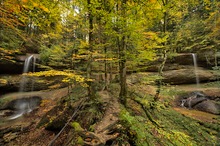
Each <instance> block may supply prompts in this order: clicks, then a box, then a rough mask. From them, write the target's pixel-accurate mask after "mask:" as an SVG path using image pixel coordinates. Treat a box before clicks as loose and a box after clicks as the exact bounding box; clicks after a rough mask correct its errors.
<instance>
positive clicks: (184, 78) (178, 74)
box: [163, 67, 217, 85]
mask: <svg viewBox="0 0 220 146" xmlns="http://www.w3.org/2000/svg"><path fill="white" fill-rule="evenodd" d="M197 75H198V77H199V81H200V82H209V81H214V80H216V79H217V75H215V74H213V73H212V72H211V71H209V70H204V69H203V68H198V71H197ZM163 77H164V79H163V81H164V82H165V83H169V84H172V85H179V84H192V83H196V75H195V69H194V67H189V68H188V69H179V70H171V71H164V72H163Z"/></svg>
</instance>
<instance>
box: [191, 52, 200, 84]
mask: <svg viewBox="0 0 220 146" xmlns="http://www.w3.org/2000/svg"><path fill="white" fill-rule="evenodd" d="M192 57H193V64H194V72H195V76H196V86H197V88H199V86H200V85H199V75H198V66H197V57H196V54H194V53H192Z"/></svg>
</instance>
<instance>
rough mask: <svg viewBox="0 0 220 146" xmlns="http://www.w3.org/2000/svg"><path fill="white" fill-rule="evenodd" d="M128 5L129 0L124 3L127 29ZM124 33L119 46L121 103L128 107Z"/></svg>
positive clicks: (123, 9) (123, 15)
mask: <svg viewBox="0 0 220 146" xmlns="http://www.w3.org/2000/svg"><path fill="white" fill-rule="evenodd" d="M126 3H127V0H123V1H122V14H121V15H122V19H123V23H122V24H123V26H122V27H126V19H125V16H126ZM121 33H122V38H121V40H120V44H119V74H120V87H121V90H120V94H119V97H120V101H121V103H122V104H124V105H126V96H127V84H126V36H125V34H124V32H121Z"/></svg>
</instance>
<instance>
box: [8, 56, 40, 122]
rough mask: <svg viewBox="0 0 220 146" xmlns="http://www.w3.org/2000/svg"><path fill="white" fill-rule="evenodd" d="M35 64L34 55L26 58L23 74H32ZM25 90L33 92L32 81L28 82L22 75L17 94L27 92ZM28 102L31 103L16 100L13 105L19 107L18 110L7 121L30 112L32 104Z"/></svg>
mask: <svg viewBox="0 0 220 146" xmlns="http://www.w3.org/2000/svg"><path fill="white" fill-rule="evenodd" d="M35 62H36V58H35V57H34V55H31V56H29V57H27V58H26V59H25V62H24V68H23V73H28V72H30V71H32V72H34V71H35ZM29 82H30V83H31V84H30V85H29ZM28 86H31V87H28ZM27 88H30V90H31V91H33V90H34V81H33V80H29V78H28V77H27V76H25V75H23V76H22V79H21V81H20V88H19V93H21V92H24V91H27V90H28V89H27ZM30 102H31V101H28V100H27V101H22V100H18V101H17V102H16V103H15V106H16V107H19V108H18V109H17V111H16V112H15V113H14V114H13V115H12V116H10V117H9V119H10V120H12V119H16V118H18V117H20V116H22V115H23V114H25V113H29V112H31V111H32V110H33V109H32V107H31V106H30V104H33V103H30Z"/></svg>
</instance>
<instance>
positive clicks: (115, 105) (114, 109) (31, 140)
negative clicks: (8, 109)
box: [0, 85, 219, 146]
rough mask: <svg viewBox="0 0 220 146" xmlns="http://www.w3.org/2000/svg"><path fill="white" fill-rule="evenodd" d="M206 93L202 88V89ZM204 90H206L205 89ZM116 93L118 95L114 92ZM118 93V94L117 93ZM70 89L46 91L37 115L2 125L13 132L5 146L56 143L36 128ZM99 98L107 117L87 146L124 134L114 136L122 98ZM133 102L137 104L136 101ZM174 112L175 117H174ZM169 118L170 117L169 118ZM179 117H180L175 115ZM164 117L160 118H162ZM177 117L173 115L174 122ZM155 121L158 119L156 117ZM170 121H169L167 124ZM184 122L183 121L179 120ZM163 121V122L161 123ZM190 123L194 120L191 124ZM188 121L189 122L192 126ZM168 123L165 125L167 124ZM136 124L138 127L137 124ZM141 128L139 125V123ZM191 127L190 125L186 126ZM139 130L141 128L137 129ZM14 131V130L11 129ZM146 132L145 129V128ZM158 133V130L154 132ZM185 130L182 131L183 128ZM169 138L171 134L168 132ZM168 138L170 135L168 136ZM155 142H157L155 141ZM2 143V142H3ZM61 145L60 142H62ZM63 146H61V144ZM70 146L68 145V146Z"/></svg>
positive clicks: (198, 115)
mask: <svg viewBox="0 0 220 146" xmlns="http://www.w3.org/2000/svg"><path fill="white" fill-rule="evenodd" d="M129 86H132V88H133V89H134V90H135V91H137V92H139V90H140V92H144V93H148V94H154V93H155V88H154V87H153V86H139V85H137V86H136V85H129ZM177 89H178V90H180V89H181V90H183V89H184V90H187V91H191V90H192V91H193V90H194V89H193V88H191V87H188V88H187V87H181V88H180V87H177ZM201 89H202V88H201ZM202 90H203V89H202ZM213 90H214V91H215V92H212V94H218V95H219V92H218V90H217V89H216V88H210V89H208V88H206V92H211V91H213ZM113 92H114V91H113ZM115 92H116V90H115ZM67 93H68V89H67V88H62V89H57V90H53V91H44V92H39V94H40V95H41V97H42V98H43V101H42V103H41V105H40V107H39V108H38V109H36V110H34V111H33V112H31V113H29V114H26V115H24V116H23V117H21V118H18V119H16V120H15V121H7V123H1V125H0V130H6V131H7V130H9V132H8V133H7V134H5V135H4V137H3V139H4V141H6V142H8V143H5V144H4V145H5V146H20V145H22V146H39V145H40V146H46V145H48V144H49V143H50V142H51V141H53V140H54V137H55V136H56V135H57V134H58V132H52V131H48V130H45V128H44V127H39V128H36V127H37V125H38V123H39V121H40V120H41V118H42V117H43V116H44V115H45V113H47V112H48V111H50V110H51V109H52V108H54V107H55V106H56V105H57V103H58V101H60V99H61V98H62V97H65V96H67ZM98 96H99V97H100V100H101V101H102V104H103V105H104V107H105V108H104V109H103V111H104V113H103V117H102V118H101V120H99V121H98V122H96V123H94V129H93V130H92V131H91V130H90V131H87V132H86V133H85V134H84V135H86V134H88V135H89V134H90V135H93V137H96V139H98V141H91V140H90V141H88V136H87V137H86V138H84V139H83V140H84V144H86V143H87V144H88V145H92V144H93V143H105V142H106V141H108V140H111V139H115V138H116V137H117V136H118V135H119V134H120V133H118V132H117V131H116V132H111V131H110V130H111V127H112V126H114V124H115V123H117V122H118V121H119V120H120V119H119V114H120V112H121V105H120V103H119V102H118V98H117V97H116V96H115V95H113V94H111V93H110V92H108V91H99V92H98ZM161 100H162V102H163V100H166V96H163V97H162V98H161ZM132 102H133V101H132ZM132 102H131V101H130V103H129V104H130V109H132V110H137V111H136V113H137V114H139V112H140V111H139V109H138V107H136V103H135V104H134V103H132ZM171 105H172V106H171V108H172V109H171V110H173V111H177V112H178V113H180V114H181V115H184V116H187V117H191V118H193V119H195V120H198V121H202V122H208V123H213V122H214V123H216V122H218V121H217V120H216V119H218V116H217V115H213V114H209V113H205V112H201V111H196V110H188V109H184V108H180V107H179V106H177V105H174V104H171ZM173 111H172V112H171V113H173ZM158 114H162V115H161V117H162V116H165V117H167V116H170V115H169V114H170V113H169V112H167V113H158ZM166 114H167V115H166ZM174 115H176V113H175V114H174ZM158 116H159V117H160V115H158ZM172 116H173V115H171V119H172V118H173V117H172ZM153 117H154V116H153ZM168 118H169V117H167V120H170V119H168ZM178 118H180V117H178ZM158 120H159V119H158ZM188 121H190V120H188ZM188 121H187V122H188ZM167 122H168V121H167ZM165 123H166V122H165V121H164V124H165ZM135 124H136V123H135ZM137 124H138V123H137ZM186 124H187V123H186ZM137 126H138V125H137ZM8 127H10V128H8ZM69 128H71V127H68V129H67V130H66V131H64V132H63V134H62V135H61V137H60V138H59V140H58V141H61V142H60V143H62V140H64V139H68V138H67V137H68V131H69V130H71V129H69ZM143 128H144V127H143ZM153 129H155V128H153ZM180 129H181V128H180ZM110 133H111V134H110ZM167 134H169V132H167ZM156 135H158V132H156ZM164 136H166V135H164ZM152 141H153V140H152ZM0 143H1V141H0ZM58 143H59V142H58ZM60 143H59V144H60ZM67 145H68V144H67ZM94 145H95V144H94ZM155 145H161V144H160V143H159V144H158V143H157V144H155Z"/></svg>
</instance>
